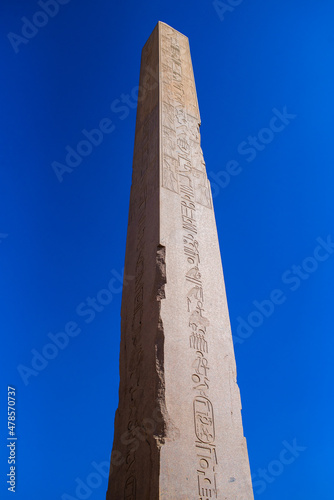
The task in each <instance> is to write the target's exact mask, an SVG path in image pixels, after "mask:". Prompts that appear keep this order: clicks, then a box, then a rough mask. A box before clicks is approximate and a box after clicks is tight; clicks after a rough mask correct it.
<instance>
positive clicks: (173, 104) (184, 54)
mask: <svg viewBox="0 0 334 500" xmlns="http://www.w3.org/2000/svg"><path fill="white" fill-rule="evenodd" d="M161 30H162V32H161V72H162V75H161V78H162V97H161V98H162V103H161V105H162V117H163V119H162V145H163V146H162V148H163V171H162V186H163V187H164V188H166V189H169V190H171V191H173V192H175V193H178V194H179V223H180V224H181V226H182V232H181V235H180V236H181V237H182V239H183V255H184V260H185V262H186V267H185V269H186V271H185V274H184V279H185V280H186V283H187V285H186V286H187V293H186V295H185V296H184V305H183V307H184V309H185V311H186V314H187V317H188V348H189V349H190V350H192V352H193V355H192V359H193V363H192V368H191V371H189V385H190V386H191V387H192V388H193V402H192V404H193V415H194V418H193V419H192V421H191V422H189V425H192V426H193V443H194V452H193V453H194V454H195V455H194V457H193V458H194V460H193V463H194V471H193V473H194V474H196V475H197V491H193V495H194V497H193V498H195V495H196V498H198V499H202V498H204V497H205V498H207V497H208V498H215V497H217V490H216V464H217V455H216V442H215V440H216V437H215V425H214V408H213V404H212V402H211V400H210V381H209V377H208V374H209V370H212V366H210V335H211V334H212V333H211V332H210V329H209V326H208V325H209V320H208V318H207V317H206V312H205V290H204V289H203V283H202V279H201V249H200V245H199V242H198V239H197V233H198V227H197V215H196V212H197V207H198V204H199V205H203V206H204V207H207V208H209V209H211V208H212V201H211V195H210V190H209V185H208V179H207V175H206V169H205V164H204V159H203V154H202V150H201V146H200V137H199V124H200V118H199V110H198V105H197V97H196V91H195V85H194V77H193V70H192V65H191V59H190V51H189V46H188V40H187V38H186V37H184V36H183V35H181V34H179V33H178V32H176V31H175V30H173V29H171V28H170V27H168V26H167V25H161ZM175 222H176V223H177V221H175ZM189 459H190V460H191V457H189Z"/></svg>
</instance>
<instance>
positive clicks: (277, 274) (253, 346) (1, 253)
mask: <svg viewBox="0 0 334 500" xmlns="http://www.w3.org/2000/svg"><path fill="white" fill-rule="evenodd" d="M43 2H44V0H42V1H41V2H37V1H32V0H16V1H15V2H13V1H8V0H3V1H2V7H1V11H2V13H1V20H0V25H1V38H0V39H1V55H2V66H3V68H2V73H1V75H2V77H1V80H0V99H1V115H0V121H1V135H0V138H1V152H0V155H1V163H0V164H1V183H0V190H1V193H0V203H1V223H0V261H1V285H0V291H1V356H2V361H1V380H2V383H1V391H0V395H1V398H0V399H1V405H0V408H1V411H0V424H1V436H2V438H1V453H0V459H1V493H0V496H1V498H3V499H7V498H12V496H11V495H12V493H10V492H8V491H7V486H6V485H5V480H6V474H7V473H8V469H9V465H8V464H7V456H8V450H9V448H6V444H7V440H6V438H7V419H6V417H7V406H6V401H7V385H10V386H14V387H15V388H16V398H17V402H16V408H17V420H16V423H17V437H18V440H17V446H16V453H17V455H16V456H17V462H16V467H17V484H16V489H17V492H16V497H15V498H16V499H17V500H60V499H61V500H69V499H70V500H73V499H80V498H90V499H91V500H99V499H104V498H105V490H106V488H107V479H106V478H105V477H103V475H105V472H104V468H103V464H102V468H100V467H99V465H101V463H103V462H105V461H108V460H109V456H110V451H111V447H112V439H113V420H114V412H115V409H116V407H117V402H118V356H119V341H120V304H121V293H120V291H119V290H120V284H121V274H122V268H123V262H124V253H125V238H126V228H127V215H128V204H129V193H130V183H131V166H132V152H133V143H134V130H135V116H136V111H135V107H136V102H135V100H134V99H133V98H130V100H128V98H127V97H126V95H128V94H129V95H131V92H133V95H135V93H136V90H135V87H136V86H137V85H138V79H139V67H140V54H141V49H142V46H143V45H144V43H145V41H146V40H147V38H148V37H149V35H150V33H151V32H152V30H153V28H154V26H155V25H156V23H157V21H158V20H161V21H164V22H166V23H168V24H170V25H171V26H173V27H174V28H176V29H177V30H179V31H181V32H182V33H184V34H186V35H187V36H188V37H189V39H190V47H191V53H192V59H193V65H194V72H195V79H196V86H197V92H198V98H199V105H200V111H201V118H202V127H201V133H202V146H203V151H204V157H205V160H206V163H207V169H208V174H209V178H210V180H211V182H212V186H213V192H214V206H215V213H216V219H217V227H218V234H219V239H220V245H221V252H222V259H223V267H224V273H225V279H226V288H227V297H228V302H229V310H230V316H231V323H232V331H233V334H234V336H235V353H236V359H237V367H238V382H239V385H240V389H241V397H242V403H243V423H244V431H245V435H246V438H247V442H248V450H249V457H250V464H251V469H252V473H253V476H254V491H255V498H259V499H263V500H266V499H268V500H269V499H270V500H282V499H284V500H306V499H312V500H314V499H315V498H317V499H322V500H330V499H332V498H334V486H333V480H332V476H333V471H332V466H333V371H332V366H333V351H332V349H333V312H332V311H333V270H334V251H333V243H332V242H331V241H334V227H333V211H334V210H333V209H334V207H333V156H334V154H333V146H332V143H333V125H334V123H333V122H334V119H333V116H334V114H333V88H334V81H333V80H334V78H333V76H334V75H333V52H334V50H333V49H334V47H333V46H334V34H333V15H334V5H333V3H332V2H331V1H330V0H323V1H322V2H319V1H316V0H308V1H306V2H305V1H302V0H295V1H294V2H291V1H287V0H280V1H278V0H276V1H275V0H270V1H267V2H263V1H261V0H252V1H250V0H243V1H242V0H241V1H238V0H233V1H232V0H229V1H228V0H226V2H225V7H224V6H223V3H224V2H220V4H217V6H216V8H215V6H214V4H213V3H212V2H211V1H198V0H191V1H189V0H184V1H183V2H175V1H173V0H171V1H168V2H167V1H159V0H154V1H143V2H134V1H132V0H130V1H128V2H126V3H121V2H115V1H114V2H112V1H107V0H99V1H97V2H89V1H81V2H80V1H79V0H69V1H68V0H62V1H60V0H59V2H58V4H57V5H58V7H59V8H58V7H57V6H56V7H55V6H53V10H52V6H51V5H49V14H44V15H43V14H42V15H41V14H36V13H38V12H40V11H41V10H42V11H43V9H42V8H41V6H40V5H39V3H40V4H43ZM51 3H53V5H54V2H51ZM60 4H62V5H60ZM232 5H233V6H232ZM226 6H227V7H226ZM45 8H46V9H48V7H45ZM57 10H58V12H57ZM44 12H45V10H44ZM52 16H53V17H52ZM22 18H24V19H23V20H22ZM32 21H33V22H34V23H35V24H37V25H38V26H39V27H37V28H36V26H35V27H34V24H33V25H31V24H30V23H31V22H32ZM10 32H11V33H12V35H10V37H9V38H8V33H10ZM20 37H21V38H20ZM117 99H119V100H122V99H123V100H125V99H126V100H128V104H123V105H124V106H125V109H124V111H123V113H120V112H115V109H116V108H115V106H117V103H115V100H117ZM111 106H112V107H113V109H114V111H113V110H112V108H111ZM275 117H276V118H275ZM104 119H109V120H111V122H112V124H111V123H110V121H108V120H104ZM101 121H102V124H101ZM100 125H101V126H102V127H104V132H103V135H99V136H98V137H97V136H96V137H95V143H96V144H95V145H91V146H88V147H87V143H86V144H85V143H81V142H80V141H82V140H86V139H87V138H86V137H85V136H84V133H83V132H82V131H83V130H86V131H88V132H89V131H91V130H92V129H95V128H97V127H98V126H100ZM88 132H87V133H88ZM101 137H102V141H101ZM99 141H100V143H99ZM67 147H69V149H67V150H66V148H67ZM71 148H73V149H74V150H76V149H77V148H79V150H80V151H81V153H82V155H84V156H82V155H81V157H78V156H77V155H76V156H75V155H73V152H72V153H71V154H70V155H69V157H68V158H67V163H66V155H67V154H68V152H69V151H72V149H71ZM54 162H58V163H61V164H63V165H65V166H66V167H67V171H66V172H63V174H62V175H61V178H62V182H60V181H59V174H58V177H57V175H56V172H55V170H54V168H53V166H54V165H55V164H54ZM71 162H72V164H71ZM231 162H232V163H231ZM52 165H53V166H52ZM69 165H70V166H69ZM74 165H77V166H74ZM57 171H58V172H59V166H58V168H57ZM229 172H230V173H229ZM231 172H232V173H233V174H234V175H231ZM331 238H332V240H331ZM108 284H109V286H110V289H111V290H112V291H111V292H110V293H109V295H108V296H107V295H106V294H104V292H101V290H103V289H105V288H107V287H108ZM275 290H276V291H275ZM277 290H279V292H277ZM97 297H98V299H97V302H96V303H95V305H94V306H92V305H89V301H90V299H89V298H91V299H94V298H97ZM268 300H270V303H269V302H264V301H268ZM273 300H274V301H276V303H273ZM278 302H279V303H278ZM101 303H103V304H105V305H101ZM91 304H93V302H91ZM93 307H95V308H96V309H98V310H94V309H93ZM263 308H265V309H263ZM261 311H262V312H261ZM265 315H267V317H266V316H265ZM240 325H242V326H240ZM65 329H66V331H67V333H66V336H65V335H56V334H58V333H59V332H64V330H65ZM55 335H56V337H54V336H55ZM55 342H58V346H61V347H62V348H61V347H55ZM66 343H67V344H66ZM48 344H49V346H48ZM50 344H51V347H50ZM46 346H47V347H46ZM52 346H53V347H52ZM42 352H44V353H46V355H47V356H48V357H49V359H48V360H47V361H43V359H42V358H41V357H40V355H41V353H42ZM36 353H37V354H36ZM33 358H34V360H33ZM51 358H52V359H51ZM32 362H33V364H32ZM18 367H20V368H19V369H18ZM22 367H24V368H22ZM27 370H28V371H27ZM29 370H30V371H29ZM20 372H21V373H20ZM289 446H290V448H291V447H294V451H293V452H291V450H290V451H285V450H288V448H289ZM287 447H288V448H287ZM296 447H297V448H296ZM94 464H95V465H94ZM93 473H94V474H93ZM78 481H79V482H78ZM87 482H88V484H87ZM77 484H80V485H81V489H80V488H79V489H78V490H77V493H76V487H77ZM83 484H85V485H86V486H85V487H84V486H83ZM89 485H90V486H89ZM85 488H86V489H85ZM66 495H67V496H66Z"/></svg>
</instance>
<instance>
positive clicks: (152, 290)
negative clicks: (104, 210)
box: [107, 22, 253, 500]
mask: <svg viewBox="0 0 334 500" xmlns="http://www.w3.org/2000/svg"><path fill="white" fill-rule="evenodd" d="M199 127H200V115H199V109H198V103H197V95H196V89H195V82H194V75H193V69H192V63H191V58H190V50H189V43H188V38H187V37H186V36H184V35H182V34H181V33H179V32H178V31H176V30H174V29H173V28H171V27H170V26H168V25H166V24H164V23H161V22H159V23H158V24H157V26H156V27H155V29H154V31H153V32H152V34H151V36H150V38H149V39H148V41H147V43H146V44H145V46H144V48H143V51H142V61H141V71H140V86H139V95H138V109H137V122H136V134H135V146H134V158H133V175H132V186H131V195H130V211H129V223H128V234H127V244H126V256H125V271H124V273H125V275H126V276H127V279H126V282H125V283H124V284H123V296H122V311H121V350H120V387H119V406H118V409H117V411H116V416H115V434H114V444H113V451H112V455H111V468H110V477H109V486H108V491H107V500H121V499H125V500H158V499H162V500H209V499H215V498H217V499H220V500H223V499H224V500H225V499H228V500H250V499H253V492H252V484H251V476H250V470H249V461H248V454H247V446H246V440H245V438H244V436H243V427H242V421H241V403H240V395H239V389H238V386H237V383H236V365H235V357H234V350H233V343H232V335H231V329H230V322H229V314H228V308H227V300H226V293H225V285H224V278H223V271H222V264H221V257H220V251H219V244H218V237H217V229H216V223H215V216H214V211H213V204H212V196H211V189H210V184H209V181H208V178H207V174H206V167H205V162H204V159H203V153H202V149H201V144H200V132H199ZM129 277H130V278H129ZM131 277H132V279H131Z"/></svg>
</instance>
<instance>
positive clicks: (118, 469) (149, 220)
mask: <svg viewBox="0 0 334 500" xmlns="http://www.w3.org/2000/svg"><path fill="white" fill-rule="evenodd" d="M158 91H159V85H158V30H157V28H156V29H155V30H154V32H153V33H152V35H151V37H150V38H149V40H148V41H147V43H146V45H145V47H144V49H143V52H142V63H141V73H140V85H139V95H138V109H137V120H136V137H135V146H134V156H133V174H132V186H131V195H130V210H129V223H128V233H127V245H126V257H125V269H124V275H125V276H126V281H125V284H124V286H123V295H122V312H121V352H120V390H119V406H118V410H117V412H116V418H115V433H114V444H113V451H112V456H111V471H110V477H109V487H108V492H107V499H108V500H109V499H110V500H116V499H117V500H118V499H123V498H124V499H127V500H136V499H142V498H149V496H150V494H151V493H150V492H152V491H153V490H152V484H150V482H149V481H147V480H146V476H147V475H149V476H152V475H153V466H152V463H151V462H152V460H153V458H154V456H153V455H154V453H153V451H151V450H150V445H149V444H148V443H149V441H150V440H152V439H153V437H152V431H151V433H150V435H148V433H147V429H146V428H145V424H146V426H147V425H151V426H152V423H151V422H152V419H151V418H150V417H152V409H151V407H153V408H154V399H155V394H154V387H152V385H153V386H154V384H152V385H148V384H147V382H146V379H147V378H151V380H152V381H154V371H155V365H154V338H155V335H154V331H155V329H156V327H157V323H158V317H157V318H156V324H155V325H154V324H153V323H154V321H152V322H150V318H153V319H154V317H155V316H157V315H158V310H157V302H156V301H153V300H150V299H149V298H148V297H149V293H150V290H151V288H152V286H153V285H152V283H153V282H154V279H155V276H154V266H155V253H156V247H157V242H158V223H159V221H158V209H157V208H158V193H159V159H158V141H159V134H158V130H159V129H158V116H159V109H158ZM144 302H145V304H144ZM152 332H153V333H152ZM154 466H155V467H156V468H157V467H158V463H157V460H155V464H154ZM156 475H157V474H156ZM153 482H154V481H153ZM152 494H154V493H152Z"/></svg>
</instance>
